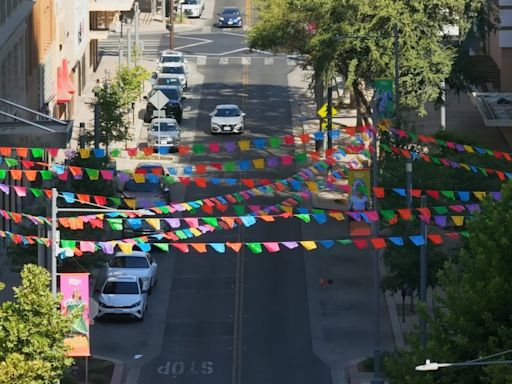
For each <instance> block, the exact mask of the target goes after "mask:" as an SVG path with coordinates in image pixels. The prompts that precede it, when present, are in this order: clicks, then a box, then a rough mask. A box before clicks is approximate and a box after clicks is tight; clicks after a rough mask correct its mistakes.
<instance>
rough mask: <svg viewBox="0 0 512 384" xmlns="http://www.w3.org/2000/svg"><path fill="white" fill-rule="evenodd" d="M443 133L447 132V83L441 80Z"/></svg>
mask: <svg viewBox="0 0 512 384" xmlns="http://www.w3.org/2000/svg"><path fill="white" fill-rule="evenodd" d="M441 131H446V82H445V81H444V80H441Z"/></svg>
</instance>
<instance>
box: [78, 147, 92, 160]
mask: <svg viewBox="0 0 512 384" xmlns="http://www.w3.org/2000/svg"><path fill="white" fill-rule="evenodd" d="M78 153H80V158H81V159H88V158H89V156H90V155H91V150H90V149H89V148H80V149H79V150H78Z"/></svg>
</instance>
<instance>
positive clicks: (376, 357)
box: [370, 100, 384, 384]
mask: <svg viewBox="0 0 512 384" xmlns="http://www.w3.org/2000/svg"><path fill="white" fill-rule="evenodd" d="M374 104H375V100H374ZM377 119H378V116H377V106H376V105H373V108H372V125H373V136H372V146H373V153H372V187H374V188H375V187H377V186H378V183H379V164H378V159H379V155H378V151H377V148H378V144H379V141H378V137H377V135H378V133H379V131H378V129H377V125H378V121H377ZM377 205H378V199H377V196H376V195H375V194H373V208H372V209H373V210H374V211H376V212H377V211H378V207H377ZM379 232H380V229H379V222H378V221H374V222H373V223H372V236H373V237H377V236H379ZM380 294H381V292H380V250H378V249H376V250H375V251H373V295H374V300H375V304H374V305H375V314H374V320H375V346H374V350H373V361H374V363H373V367H374V368H373V378H372V379H371V381H370V383H371V384H384V379H383V378H382V377H381V376H382V375H381V353H380Z"/></svg>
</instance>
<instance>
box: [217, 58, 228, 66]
mask: <svg viewBox="0 0 512 384" xmlns="http://www.w3.org/2000/svg"><path fill="white" fill-rule="evenodd" d="M219 64H221V65H227V64H229V58H227V57H221V58H220V59H219Z"/></svg>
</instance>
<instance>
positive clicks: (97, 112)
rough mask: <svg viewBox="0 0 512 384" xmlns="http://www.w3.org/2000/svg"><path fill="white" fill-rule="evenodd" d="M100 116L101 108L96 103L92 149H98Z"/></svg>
mask: <svg viewBox="0 0 512 384" xmlns="http://www.w3.org/2000/svg"><path fill="white" fill-rule="evenodd" d="M100 115H101V107H100V106H99V104H98V102H97V101H96V104H94V148H99V147H100Z"/></svg>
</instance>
